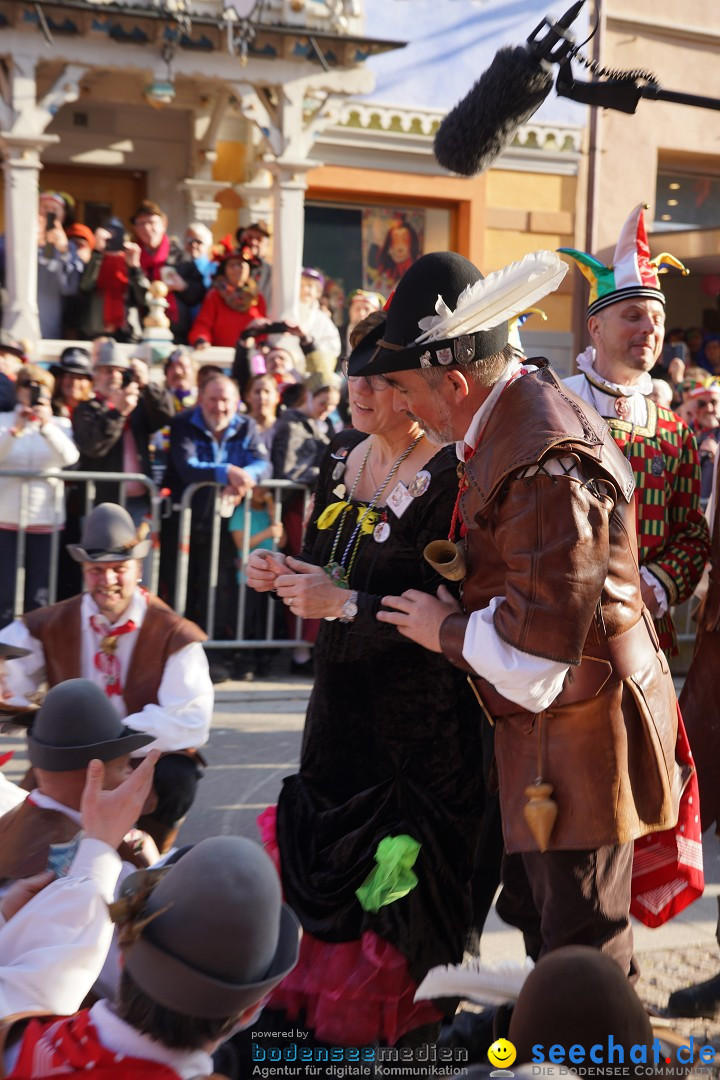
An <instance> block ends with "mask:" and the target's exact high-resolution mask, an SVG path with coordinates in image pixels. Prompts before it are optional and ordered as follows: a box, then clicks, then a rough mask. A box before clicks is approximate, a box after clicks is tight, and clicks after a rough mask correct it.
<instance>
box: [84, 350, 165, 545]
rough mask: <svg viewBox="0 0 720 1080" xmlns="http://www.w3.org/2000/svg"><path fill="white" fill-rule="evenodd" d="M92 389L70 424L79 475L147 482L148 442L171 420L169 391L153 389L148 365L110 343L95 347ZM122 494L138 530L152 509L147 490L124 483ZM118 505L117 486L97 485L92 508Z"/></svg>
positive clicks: (161, 387)
mask: <svg viewBox="0 0 720 1080" xmlns="http://www.w3.org/2000/svg"><path fill="white" fill-rule="evenodd" d="M93 385H94V389H95V396H94V397H93V398H91V399H90V400H89V401H81V402H80V404H79V405H78V406H77V407H76V409H75V411H74V413H73V418H72V425H73V431H74V432H75V441H76V443H77V446H78V449H79V450H80V469H82V470H87V471H89V472H126V473H144V474H145V475H146V476H150V475H151V473H150V452H149V442H150V436H151V435H152V433H153V432H154V431H157V430H158V429H159V428H162V427H165V425H166V424H169V423H170V421H171V420H172V418H173V416H174V415H175V406H174V404H173V400H172V397H171V395H170V393H169V391H168V390H167V389H166V388H165V387H164V386H161V385H160V384H159V383H151V382H150V375H149V372H148V367H147V364H146V363H145V362H144V361H142V360H138V359H134V360H127V359H126V358H125V357H124V356H121V355H120V352H119V350H118V347H117V344H116V342H114V341H112V340H111V339H105V340H104V341H100V342H99V343H98V344H97V351H96V357H95V367H94V370H93ZM124 493H125V505H126V507H127V509H128V511H129V513H130V515H131V517H132V519H133V521H134V522H135V524H136V525H139V524H140V522H141V521H142V519H143V517H144V516H145V513H146V512H147V510H148V507H149V505H150V501H149V497H148V489H147V488H146V487H145V485H144V484H142V483H141V482H139V481H127V482H126V483H125V492H124ZM118 499H119V484H118V483H116V482H107V483H105V482H101V483H99V484H98V485H97V493H96V498H95V502H96V503H103V502H118Z"/></svg>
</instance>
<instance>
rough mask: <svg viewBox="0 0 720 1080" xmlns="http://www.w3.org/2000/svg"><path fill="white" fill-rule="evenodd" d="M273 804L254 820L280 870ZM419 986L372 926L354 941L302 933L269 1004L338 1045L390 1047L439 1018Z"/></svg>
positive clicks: (404, 961) (316, 1034)
mask: <svg viewBox="0 0 720 1080" xmlns="http://www.w3.org/2000/svg"><path fill="white" fill-rule="evenodd" d="M276 817H277V808H276V807H275V806H270V807H268V809H267V810H264V811H263V812H262V814H260V815H259V817H258V819H257V821H258V826H259V828H260V835H261V839H262V842H263V844H264V845H265V850H266V851H267V852H268V854H269V855H270V856H271V858H272V859H273V861H274V863H275V865H276V867H277V869H278V873H279V872H280V852H279V849H278V844H277V833H276ZM416 990H417V985H416V983H415V982H414V981H413V979H412V978H411V977H410V974H409V972H408V964H407V960H406V959H405V957H404V956H403V954H402V953H401V952H399V950H398V949H396V948H395V947H394V946H393V945H391V944H390V942H389V941H385V939H384V938H381V937H379V936H378V935H377V934H374V933H373V932H372V931H370V930H366V931H365V932H364V933H363V935H362V937H361V938H359V939H358V940H356V941H346V942H339V943H329V942H325V941H320V940H319V939H318V938H316V937H313V935H312V934H309V933H308V932H307V930H306V931H304V932H303V938H302V942H301V944H300V959H299V961H298V964H297V966H296V967H295V968H294V969H293V970H292V971H291V972H290V974H289V975H288V976H287V978H286V979H284V980H283V981H282V982H281V983H280V985H279V986H278V987H277V988H276V989H275V990H274V991H273V993H272V996H271V997H270V1002H269V1004H270V1007H271V1008H273V1009H282V1011H283V1012H285V1013H286V1014H287V1017H288V1019H289V1020H297V1019H298V1017H299V1015H300V1013H301V1011H303V1010H304V1013H305V1021H304V1023H305V1026H306V1027H307V1028H310V1029H311V1030H312V1031H313V1032H314V1034H315V1037H316V1038H317V1039H319V1040H320V1041H321V1042H325V1043H331V1044H333V1045H337V1046H358V1047H359V1046H367V1045H371V1044H372V1043H375V1042H384V1043H387V1044H389V1045H390V1046H392V1045H393V1044H394V1043H395V1042H397V1040H398V1039H399V1038H400V1036H401V1035H404V1034H405V1033H406V1032H408V1031H412V1030H413V1028H417V1027H422V1026H423V1025H425V1024H432V1023H436V1022H437V1021H439V1020H441V1019H442V1014H441V1013H440V1012H438V1010H437V1009H436V1008H435V1006H434V1005H433V1004H432V1002H430V1001H420V1002H418V1003H417V1004H416V1003H415V1002H414V1001H413V998H414V996H415V991H416Z"/></svg>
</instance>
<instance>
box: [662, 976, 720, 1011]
mask: <svg viewBox="0 0 720 1080" xmlns="http://www.w3.org/2000/svg"><path fill="white" fill-rule="evenodd" d="M719 1010H720V974H718V975H714V976H713V978H712V979H706V980H705V982H701V983H696V984H695V986H685V987H683V989H682V990H676V991H675V992H674V993H673V994H671V995H670V998H669V1000H668V1012H669V1013H670V1015H671V1016H704V1017H707V1018H708V1019H712V1018H713V1017H714V1016H715V1014H716V1013H717V1012H718V1011H719Z"/></svg>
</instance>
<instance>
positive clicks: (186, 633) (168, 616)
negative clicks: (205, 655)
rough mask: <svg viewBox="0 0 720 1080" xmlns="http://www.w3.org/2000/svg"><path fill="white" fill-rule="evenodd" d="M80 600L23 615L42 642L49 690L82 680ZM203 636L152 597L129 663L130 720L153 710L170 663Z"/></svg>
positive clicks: (127, 695)
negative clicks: (135, 715) (63, 683)
mask: <svg viewBox="0 0 720 1080" xmlns="http://www.w3.org/2000/svg"><path fill="white" fill-rule="evenodd" d="M81 605H82V595H80V596H72V597H71V598H70V599H69V600H62V601H61V602H60V603H58V604H51V605H50V606H49V607H44V608H38V609H37V610H36V611H29V612H27V613H26V614H25V615H23V621H24V622H25V625H26V626H27V628H28V630H29V631H30V633H31V634H32V636H33V637H34V638H37V640H38V641H40V642H42V646H43V652H44V653H45V669H46V672H47V679H48V684H49V685H50V686H51V687H52V686H56V685H57V684H58V683H61V682H64V681H65V680H66V679H77V678H80V676H81V674H82V672H81V671H80V660H81V638H80V609H81ZM206 640H207V634H206V633H205V632H204V631H203V630H201V629H200V627H199V626H196V624H195V623H193V622H190V620H189V619H183V618H182V616H180V615H178V614H176V612H174V611H173V610H172V608H170V607H168V605H167V604H165V603H163V601H162V600H160V599H158V597H157V596H153V595H152V594H150V595H148V598H147V611H146V613H145V618H144V619H143V623H142V626H141V627H140V630H139V632H138V636H137V641H136V642H135V648H134V649H133V653H132V656H131V658H130V666H129V668H128V673H127V678H126V680H125V687H124V689H123V700H124V701H125V706H126V708H127V711H128V715H132V714H133V713H136V712H140V711H141V710H142V709H143V708H144V707H145V706H146V705H154V704H157V700H158V697H157V695H158V690H159V689H160V683H161V682H162V677H163V672H164V670H165V664H166V663H167V660H168V657H170V656H172V654H173V653H176V652H179V650H180V649H182V648H184V647H185V645H189V644H191V643H192V642H194V641H206Z"/></svg>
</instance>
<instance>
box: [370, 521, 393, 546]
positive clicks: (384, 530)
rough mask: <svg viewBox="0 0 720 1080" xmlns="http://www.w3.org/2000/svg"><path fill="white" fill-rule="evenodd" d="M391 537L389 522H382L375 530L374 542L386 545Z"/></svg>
mask: <svg viewBox="0 0 720 1080" xmlns="http://www.w3.org/2000/svg"><path fill="white" fill-rule="evenodd" d="M389 535H390V526H389V525H388V523H387V521H380V522H378V524H377V525H376V526H375V528H374V529H373V540H375V541H376V542H377V543H378V544H384V543H385V541H386V540H387V538H388V536H389Z"/></svg>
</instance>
